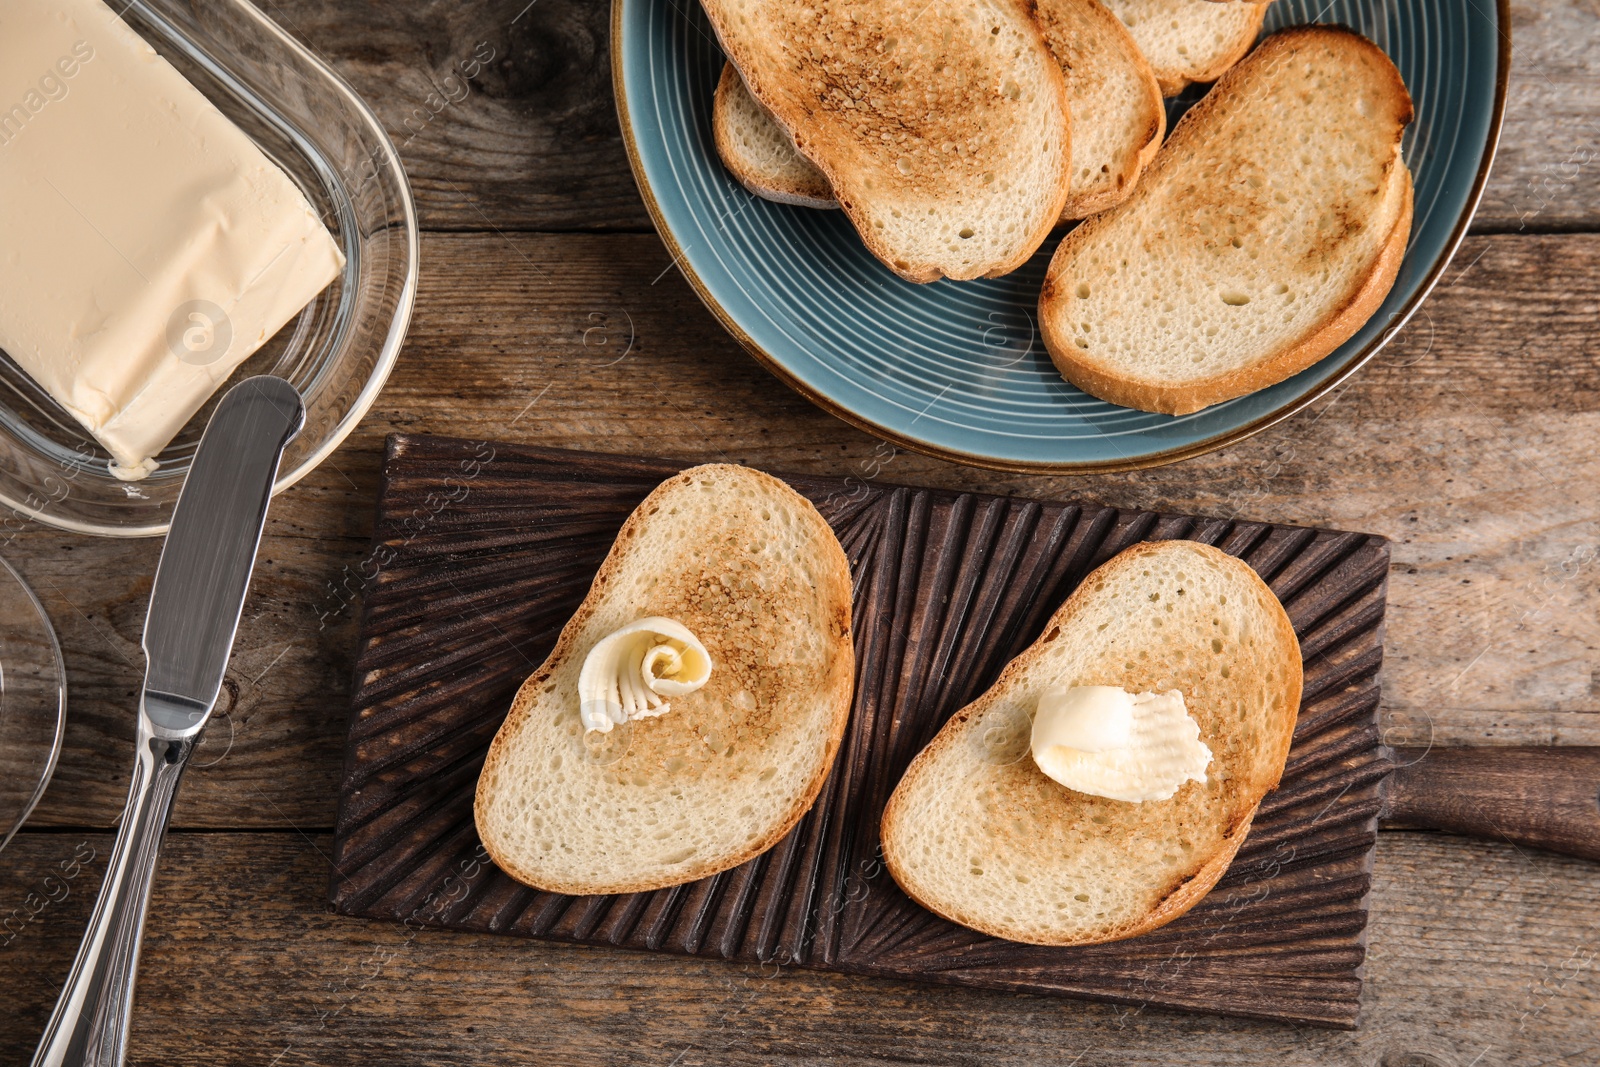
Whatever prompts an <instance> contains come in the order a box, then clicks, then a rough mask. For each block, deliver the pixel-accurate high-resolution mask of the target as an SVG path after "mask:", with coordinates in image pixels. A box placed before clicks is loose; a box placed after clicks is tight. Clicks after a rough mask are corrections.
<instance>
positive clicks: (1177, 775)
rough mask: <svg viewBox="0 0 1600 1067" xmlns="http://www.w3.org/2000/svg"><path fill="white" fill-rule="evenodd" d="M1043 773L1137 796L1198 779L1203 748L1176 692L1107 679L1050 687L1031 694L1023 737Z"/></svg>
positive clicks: (1101, 791)
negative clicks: (1027, 732) (1136, 688)
mask: <svg viewBox="0 0 1600 1067" xmlns="http://www.w3.org/2000/svg"><path fill="white" fill-rule="evenodd" d="M1029 747H1030V748H1031V750H1032V753H1033V760H1034V763H1035V764H1036V765H1037V766H1038V767H1039V769H1040V770H1041V771H1043V772H1044V773H1045V775H1046V776H1048V777H1050V778H1053V779H1055V780H1056V781H1057V782H1060V783H1061V784H1062V785H1064V786H1066V787H1067V788H1068V789H1072V790H1075V791H1077V792H1079V793H1089V794H1092V795H1094V796H1101V797H1107V798H1109V799H1111V800H1126V801H1132V802H1134V803H1140V802H1143V801H1147V800H1166V799H1168V798H1170V797H1171V796H1172V795H1173V794H1174V793H1176V792H1177V791H1178V789H1179V787H1181V786H1182V785H1183V784H1184V783H1185V782H1190V781H1195V782H1204V781H1205V780H1206V767H1208V766H1209V765H1210V763H1211V749H1210V748H1208V747H1207V746H1206V743H1205V742H1204V741H1202V740H1200V724H1199V723H1197V722H1195V720H1194V718H1193V717H1192V716H1191V715H1189V713H1188V709H1187V708H1185V706H1184V702H1183V694H1182V693H1180V692H1179V691H1178V690H1176V689H1169V690H1167V691H1166V692H1165V693H1139V694H1134V693H1130V692H1128V691H1127V690H1125V689H1121V688H1119V687H1117V686H1111V685H1080V686H1071V687H1064V688H1060V689H1050V690H1046V691H1045V692H1044V693H1041V694H1040V696H1039V707H1038V710H1037V711H1036V712H1035V713H1034V717H1033V732H1032V735H1031V737H1030V739H1029Z"/></svg>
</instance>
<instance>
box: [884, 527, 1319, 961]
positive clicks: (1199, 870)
mask: <svg viewBox="0 0 1600 1067" xmlns="http://www.w3.org/2000/svg"><path fill="white" fill-rule="evenodd" d="M1184 544H1186V545H1191V546H1193V547H1194V548H1196V549H1199V550H1200V551H1201V552H1202V553H1203V554H1205V555H1209V556H1213V557H1214V558H1220V559H1225V560H1227V561H1228V563H1227V565H1228V566H1230V567H1236V568H1241V570H1239V571H1238V572H1237V573H1238V574H1239V576H1240V577H1242V578H1244V577H1245V572H1248V577H1247V578H1246V579H1245V580H1247V581H1248V582H1250V583H1251V584H1253V585H1254V586H1255V587H1256V595H1257V596H1259V597H1261V598H1263V601H1262V602H1263V603H1268V602H1270V604H1272V605H1278V600H1277V597H1276V596H1275V595H1274V594H1273V593H1272V591H1271V589H1270V588H1268V587H1267V585H1266V583H1265V582H1264V581H1262V580H1261V578H1260V576H1259V575H1256V573H1255V572H1254V571H1253V570H1251V569H1250V568H1249V566H1248V565H1247V564H1244V563H1243V562H1241V561H1239V560H1237V559H1234V558H1233V557H1230V556H1227V555H1226V554H1225V553H1223V552H1221V551H1220V550H1218V549H1216V548H1213V547H1211V546H1209V545H1202V544H1199V543H1196V542H1184ZM1170 547H1171V542H1145V543H1142V544H1137V545H1134V546H1132V547H1131V548H1128V549H1126V550H1124V551H1123V552H1121V553H1120V554H1118V555H1117V556H1116V557H1114V558H1113V559H1112V560H1110V561H1109V562H1107V563H1105V564H1103V565H1102V566H1101V567H1100V568H1099V569H1098V570H1096V571H1095V572H1094V573H1093V574H1091V575H1090V576H1088V577H1086V578H1085V579H1084V581H1083V582H1082V583H1081V584H1080V585H1079V587H1078V588H1077V589H1076V590H1075V591H1074V592H1073V593H1072V595H1071V596H1069V597H1068V598H1067V600H1066V602H1065V603H1064V604H1062V606H1061V607H1060V608H1059V609H1058V610H1057V611H1056V612H1055V614H1054V615H1052V616H1051V618H1050V620H1049V621H1048V622H1046V623H1045V625H1044V629H1043V632H1044V633H1045V634H1046V635H1049V634H1051V633H1052V632H1053V631H1057V630H1059V631H1060V632H1062V633H1070V632H1071V631H1072V629H1073V627H1074V626H1075V625H1076V621H1075V620H1076V618H1077V616H1078V615H1079V614H1081V613H1082V612H1083V611H1084V610H1085V608H1086V605H1087V603H1088V602H1089V598H1090V597H1092V596H1093V593H1092V591H1091V589H1092V586H1093V584H1094V583H1095V581H1096V580H1098V579H1106V580H1107V581H1110V580H1113V579H1114V578H1115V576H1116V575H1117V574H1118V573H1119V572H1121V571H1124V570H1131V569H1134V568H1138V567H1141V566H1143V564H1144V561H1145V560H1146V559H1147V558H1149V557H1150V556H1151V555H1152V554H1154V553H1158V552H1162V551H1167V550H1169V549H1170ZM1271 617H1272V619H1273V620H1274V622H1273V625H1274V627H1275V633H1274V635H1273V638H1272V643H1273V644H1275V645H1276V646H1277V647H1278V648H1279V649H1280V656H1281V658H1282V662H1283V664H1284V665H1285V667H1286V668H1288V669H1287V670H1286V672H1285V676H1284V678H1283V680H1282V682H1281V684H1280V685H1279V688H1278V690H1277V691H1276V692H1275V694H1274V700H1273V704H1274V706H1275V707H1276V708H1277V709H1278V712H1279V715H1280V719H1279V721H1278V722H1276V723H1275V724H1274V729H1273V730H1272V732H1271V742H1272V749H1271V750H1270V751H1269V752H1267V753H1265V755H1264V757H1263V761H1262V762H1263V765H1264V766H1265V768H1267V769H1268V773H1263V774H1262V775H1261V776H1259V777H1256V778H1254V779H1253V780H1234V779H1230V788H1231V789H1233V790H1234V792H1233V793H1232V794H1231V799H1232V803H1231V805H1230V807H1229V811H1228V812H1227V813H1226V814H1225V816H1224V818H1225V820H1226V829H1225V830H1224V831H1223V835H1222V840H1221V843H1220V845H1219V847H1218V848H1217V849H1216V850H1215V851H1214V852H1212V853H1211V854H1210V855H1208V856H1201V857H1196V858H1195V861H1196V862H1195V866H1194V867H1193V868H1192V869H1191V870H1190V871H1189V872H1188V873H1187V874H1184V875H1182V876H1180V877H1178V878H1177V879H1176V880H1175V881H1174V883H1173V884H1172V885H1171V887H1170V888H1168V889H1167V890H1166V891H1165V892H1164V893H1163V894H1162V895H1161V898H1160V899H1159V901H1158V902H1157V903H1156V904H1155V905H1154V906H1153V907H1151V908H1150V910H1149V911H1148V912H1146V913H1145V914H1143V915H1141V916H1138V917H1137V918H1135V919H1134V920H1133V921H1130V922H1123V923H1117V924H1113V925H1108V926H1106V927H1104V928H1102V929H1100V930H1098V931H1096V932H1095V933H1094V934H1092V935H1089V936H1083V935H1080V934H1073V933H1071V932H1068V931H1063V932H1060V933H1058V934H1056V935H1053V936H1050V935H1046V936H1041V935H1040V934H1039V933H1038V932H1037V931H1036V930H1025V929H1019V928H1014V927H1011V926H1007V925H1005V924H1003V923H996V922H992V921H990V920H988V919H987V918H986V917H984V916H981V915H977V914H973V913H970V912H968V911H967V910H966V909H964V908H963V907H962V906H961V905H960V903H959V902H957V901H953V900H942V899H933V898H931V897H930V896H929V895H927V894H924V893H921V892H919V891H918V882H917V879H916V878H915V876H914V875H913V874H912V872H911V869H910V866H909V864H908V863H907V861H906V857H905V856H904V855H903V854H902V851H901V839H902V836H903V830H904V829H905V828H906V827H907V822H906V820H908V819H910V818H912V817H913V816H911V815H910V814H908V811H907V808H908V806H909V805H910V804H911V803H912V800H911V798H912V797H913V795H914V794H915V793H916V792H918V791H919V789H921V788H922V785H921V781H920V780H921V779H922V778H923V777H924V776H926V775H929V774H934V773H937V770H936V768H937V767H938V766H939V764H940V763H941V762H942V759H943V757H944V754H945V753H946V752H947V751H950V750H954V749H955V746H957V745H960V744H963V743H965V741H966V738H965V733H966V731H967V730H968V729H969V728H970V727H971V725H972V724H975V723H981V722H983V721H984V715H985V713H986V712H987V711H988V710H989V708H990V707H991V706H992V705H994V704H995V703H996V702H997V701H999V700H1001V699H1003V698H1004V697H1005V695H1006V694H1007V692H1008V689H1009V688H1010V687H1011V686H1012V685H1014V684H1015V682H1016V679H1017V678H1018V677H1019V676H1022V675H1025V674H1026V673H1027V672H1028V671H1029V669H1030V668H1031V666H1032V661H1034V660H1036V659H1038V658H1040V657H1042V656H1044V655H1046V653H1047V649H1046V645H1047V644H1048V641H1049V637H1048V636H1046V637H1043V638H1041V639H1040V640H1039V641H1036V642H1035V643H1034V644H1032V645H1030V646H1029V647H1028V648H1026V649H1024V650H1023V651H1022V652H1021V653H1020V654H1019V655H1018V656H1017V657H1016V658H1015V659H1013V660H1012V661H1011V662H1010V663H1008V664H1007V665H1006V666H1005V668H1004V669H1003V670H1002V671H1001V673H1000V676H999V678H997V679H996V680H995V683H994V684H993V685H992V686H990V688H989V689H988V690H987V691H986V692H985V693H984V694H983V695H981V696H980V697H978V699H977V700H975V701H973V702H972V703H971V704H969V705H967V706H966V707H965V708H962V709H961V710H960V711H958V712H956V714H955V715H953V716H951V718H950V720H949V722H947V723H946V724H945V725H944V727H943V728H941V729H940V731H939V733H938V734H937V735H936V736H935V737H934V739H933V740H932V741H930V742H929V743H928V745H927V746H926V747H925V748H924V749H923V750H922V751H921V752H920V753H918V754H917V756H916V757H915V758H914V759H913V760H912V761H911V764H910V766H908V767H907V768H906V772H905V774H904V775H903V776H902V777H901V779H900V782H899V784H898V785H896V787H895V789H894V792H893V794H892V795H891V796H890V798H889V802H888V804H887V805H886V806H885V807H884V812H883V817H882V821H881V829H880V837H881V841H882V848H883V858H884V863H885V866H886V867H887V868H888V870H889V872H890V874H891V875H892V876H893V878H894V880H895V882H896V883H897V884H898V885H899V886H900V888H901V889H902V890H903V891H904V892H905V893H906V894H907V895H908V896H909V897H911V898H912V899H913V900H915V901H916V902H917V903H918V904H920V905H922V906H923V907H924V908H927V909H928V910H929V911H931V912H933V913H934V914H936V915H940V916H943V917H944V918H946V919H949V920H950V921H952V922H956V923H960V924H962V925H964V926H967V927H970V928H972V929H974V930H978V931H980V932H981V933H985V934H989V935H991V936H994V937H1002V938H1006V939H1008V940H1012V941H1020V942H1024V943H1027V944H1037V945H1087V944H1101V943H1104V942H1107V941H1118V940H1122V939H1124V938H1129V937H1134V936H1137V935H1139V934H1143V933H1147V932H1149V931H1151V930H1154V929H1156V928H1157V927H1159V926H1163V925H1165V924H1166V923H1169V922H1171V921H1172V920H1174V919H1176V918H1178V917H1179V916H1181V915H1183V914H1184V913H1185V912H1187V911H1188V910H1189V909H1190V908H1192V907H1193V906H1194V905H1195V904H1197V903H1199V901H1200V900H1201V899H1202V898H1203V897H1204V896H1205V895H1206V893H1207V892H1209V891H1210V890H1211V888H1212V887H1213V886H1215V885H1216V883H1217V881H1218V880H1219V879H1221V877H1222V875H1223V874H1224V873H1226V871H1227V869H1228V865H1229V864H1230V863H1231V862H1232V861H1233V858H1234V856H1235V855H1236V854H1237V853H1238V850H1239V847H1240V845H1241V844H1242V843H1243V841H1244V839H1245V837H1246V835H1247V834H1248V832H1249V829H1250V825H1251V822H1252V820H1253V819H1254V817H1255V813H1256V811H1257V810H1258V808H1259V807H1260V803H1261V799H1262V797H1264V796H1265V795H1266V794H1267V793H1268V792H1270V791H1271V790H1273V789H1275V788H1276V787H1277V785H1278V782H1279V781H1280V780H1281V778H1282V775H1283V767H1284V764H1285V762H1286V761H1287V759H1288V754H1289V747H1290V744H1291V742H1292V740H1293V735H1294V724H1295V719H1296V717H1297V714H1298V711H1299V706H1300V698H1301V695H1302V688H1303V684H1304V679H1303V673H1302V667H1301V660H1300V646H1299V640H1298V638H1297V637H1296V636H1295V633H1294V628H1293V625H1292V624H1291V623H1290V621H1289V618H1288V616H1287V614H1286V613H1284V612H1283V610H1282V607H1281V605H1279V606H1278V609H1277V611H1276V613H1275V614H1273V615H1272V616H1271ZM1027 766H1028V767H1029V768H1030V771H1031V775H1036V776H1038V778H1039V779H1041V780H1043V777H1044V775H1043V772H1042V771H1039V770H1038V769H1037V767H1035V766H1033V764H1032V761H1031V759H1029V760H1028V761H1027ZM1062 792H1063V793H1070V791H1069V790H1065V789H1064V788H1063V790H1062Z"/></svg>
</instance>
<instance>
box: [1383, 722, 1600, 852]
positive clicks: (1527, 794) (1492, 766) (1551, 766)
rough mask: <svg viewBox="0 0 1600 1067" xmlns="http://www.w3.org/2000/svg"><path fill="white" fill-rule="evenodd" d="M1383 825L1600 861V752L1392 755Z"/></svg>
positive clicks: (1548, 749)
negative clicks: (1444, 833) (1526, 847)
mask: <svg viewBox="0 0 1600 1067" xmlns="http://www.w3.org/2000/svg"><path fill="white" fill-rule="evenodd" d="M1394 760H1395V764H1396V767H1395V771H1394V773H1393V774H1392V775H1391V776H1390V777H1389V782H1388V786H1387V793H1386V795H1385V798H1384V812H1383V820H1384V825H1385V826H1390V827H1405V828H1415V829H1432V830H1448V831H1450V832H1451V833H1457V834H1467V835H1469V836H1471V837H1481V838H1484V839H1486V840H1490V841H1509V842H1511V843H1512V844H1515V845H1532V846H1534V847H1536V848H1545V849H1549V850H1551V851H1552V852H1564V853H1566V854H1567V855H1569V856H1582V857H1584V858H1585V859H1591V860H1600V748H1577V747H1567V746H1542V747H1528V748H1497V747H1488V748H1438V747H1434V748H1396V749H1395V750H1394Z"/></svg>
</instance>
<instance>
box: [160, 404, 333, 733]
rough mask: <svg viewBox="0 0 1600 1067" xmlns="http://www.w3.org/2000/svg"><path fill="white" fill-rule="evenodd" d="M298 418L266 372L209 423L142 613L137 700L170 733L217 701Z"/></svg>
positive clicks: (183, 729)
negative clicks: (141, 664) (142, 657)
mask: <svg viewBox="0 0 1600 1067" xmlns="http://www.w3.org/2000/svg"><path fill="white" fill-rule="evenodd" d="M304 424H305V405H304V404H302V403H301V401H300V394H299V393H298V392H296V391H295V388H294V386H292V385H290V384H289V383H288V382H286V381H284V380H283V379H282V378H275V377H272V376H270V375H260V376H258V377H254V378H246V379H245V380H244V381H242V382H240V383H239V384H238V385H236V386H234V387H233V388H232V389H230V390H228V392H227V395H225V396H224V397H223V398H222V401H221V403H219V404H218V405H217V408H216V411H215V412H214V413H213V414H212V416H211V421H210V422H209V423H207V424H206V430H205V434H204V436H203V437H202V438H201V442H200V447H199V448H198V449H196V451H195V460H194V464H193V465H192V466H191V467H190V469H189V475H188V478H187V479H186V480H185V481H184V483H183V490H182V492H180V493H179V495H178V503H177V506H176V507H175V508H174V509H173V512H172V526H171V530H170V532H169V533H168V534H167V541H166V544H165V545H164V546H163V547H162V549H161V562H160V563H158V564H157V565H156V578H155V586H154V588H153V589H152V590H151V592H150V611H149V614H148V615H146V616H145V623H144V642H143V643H144V653H145V658H146V666H145V676H144V699H143V704H144V708H145V713H146V714H147V715H148V716H149V717H150V720H151V723H152V725H154V726H155V727H157V729H158V730H160V731H161V732H162V733H164V734H165V735H167V736H173V737H182V736H190V735H193V734H195V733H198V732H199V730H200V728H201V727H202V726H204V725H205V720H206V717H207V716H209V715H210V714H211V709H212V707H213V706H214V705H215V704H216V702H217V694H218V692H220V690H221V688H222V677H223V674H224V673H225V672H226V671H227V669H228V656H229V653H230V652H231V651H232V650H233V638H234V633H235V631H236V630H237V629H238V627H239V616H240V613H241V612H242V611H243V610H244V597H245V593H246V591H248V589H249V588H250V575H251V572H252V571H253V570H254V569H255V558H256V550H257V548H258V547H259V546H260V543H261V531H262V528H263V527H264V526H265V524H266V518H267V504H268V503H269V502H270V501H271V499H272V483H273V481H274V480H275V479H276V478H277V474H278V461H279V459H280V458H281V457H282V455H283V449H284V446H286V445H287V444H288V443H289V442H290V441H291V440H292V439H293V438H294V436H295V435H296V434H298V433H299V432H300V428H301V426H303V425H304Z"/></svg>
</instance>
